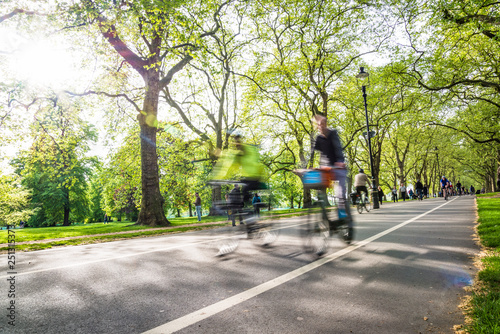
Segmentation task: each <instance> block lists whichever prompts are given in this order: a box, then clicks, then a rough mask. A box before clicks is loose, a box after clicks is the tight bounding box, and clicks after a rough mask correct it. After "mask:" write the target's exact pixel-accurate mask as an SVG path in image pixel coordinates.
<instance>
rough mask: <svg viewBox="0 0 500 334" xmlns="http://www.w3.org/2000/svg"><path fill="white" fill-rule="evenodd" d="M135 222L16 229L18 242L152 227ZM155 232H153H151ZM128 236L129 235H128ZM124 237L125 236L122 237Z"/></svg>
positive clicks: (189, 220)
mask: <svg viewBox="0 0 500 334" xmlns="http://www.w3.org/2000/svg"><path fill="white" fill-rule="evenodd" d="M203 218H204V219H202V223H207V222H218V221H220V222H224V221H225V220H227V217H210V218H206V217H203ZM170 222H171V226H186V225H188V226H189V225H190V224H197V223H198V220H197V218H196V217H186V218H174V219H170ZM133 224H134V223H133V222H129V221H123V222H111V223H108V224H103V223H93V224H76V225H70V226H55V227H39V228H23V229H15V230H14V231H15V233H16V242H23V241H34V240H46V239H57V238H66V237H76V236H83V235H93V234H103V233H114V232H124V231H130V232H131V233H132V232H133V231H144V232H146V231H147V230H148V229H151V228H152V227H149V226H139V225H133ZM0 232H1V233H0V244H3V243H7V230H1V231H0ZM149 232H153V231H149ZM127 235H128V234H127ZM122 237H123V236H122Z"/></svg>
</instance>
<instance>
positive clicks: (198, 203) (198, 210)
mask: <svg viewBox="0 0 500 334" xmlns="http://www.w3.org/2000/svg"><path fill="white" fill-rule="evenodd" d="M194 196H195V197H196V200H195V201H194V207H195V208H196V215H197V216H198V221H201V198H200V195H199V194H198V193H195V194H194Z"/></svg>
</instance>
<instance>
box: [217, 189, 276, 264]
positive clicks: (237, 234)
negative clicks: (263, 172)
mask: <svg viewBox="0 0 500 334" xmlns="http://www.w3.org/2000/svg"><path fill="white" fill-rule="evenodd" d="M209 184H210V185H220V186H227V185H235V184H238V185H241V187H242V188H243V190H244V192H243V193H241V194H240V195H241V196H242V197H244V196H245V195H247V194H246V193H245V192H247V191H246V190H245V187H246V186H248V183H246V182H245V181H229V180H222V181H210V182H209ZM251 190H254V189H251ZM259 191H262V189H260V190H259ZM233 200H234V199H233ZM246 202H247V201H245V198H242V201H241V202H240V201H237V202H230V203H227V202H222V201H220V202H216V203H214V207H215V210H216V211H219V212H221V213H224V212H231V215H234V216H235V217H234V218H233V217H232V218H233V219H236V216H237V217H238V218H239V221H240V225H238V226H234V225H233V226H225V227H223V228H220V229H217V230H215V231H214V233H217V236H216V237H215V238H214V240H213V241H212V243H211V246H212V247H213V248H215V250H216V256H224V255H227V254H229V253H232V252H234V251H235V250H236V249H237V247H238V245H239V242H240V240H241V239H244V238H245V239H250V240H252V241H253V243H254V244H256V245H258V246H261V247H267V246H269V245H270V244H272V243H273V242H275V241H276V239H277V238H278V235H279V230H278V229H276V228H273V225H274V224H273V220H272V215H271V214H269V213H268V214H265V219H263V218H261V217H260V216H259V215H257V214H256V212H255V210H254V207H253V206H252V207H249V206H248V205H245V204H246ZM257 205H259V206H260V207H261V208H262V207H267V206H268V203H266V202H260V203H258V204H257Z"/></svg>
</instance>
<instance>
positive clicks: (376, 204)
mask: <svg viewBox="0 0 500 334" xmlns="http://www.w3.org/2000/svg"><path fill="white" fill-rule="evenodd" d="M369 76H370V75H369V74H368V73H367V72H365V68H364V67H360V68H359V74H358V75H356V78H357V79H360V80H361V81H362V84H361V90H362V91H363V99H364V101H365V117H366V138H367V139H368V154H369V155H370V168H371V172H372V200H373V208H374V209H378V208H380V206H379V202H378V189H377V183H376V182H375V169H374V168H373V157H372V141H371V133H370V123H369V122H368V104H367V103H366V84H365V82H364V81H365V80H364V79H368V77H369Z"/></svg>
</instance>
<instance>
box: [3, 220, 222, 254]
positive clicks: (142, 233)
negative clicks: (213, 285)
mask: <svg viewBox="0 0 500 334" xmlns="http://www.w3.org/2000/svg"><path fill="white" fill-rule="evenodd" d="M224 225H226V224H213V225H206V226H184V227H179V228H172V229H168V230H154V231H147V230H143V231H137V232H134V231H131V232H130V233H126V234H108V235H103V236H96V237H88V238H79V239H70V240H58V241H51V242H45V243H32V244H23V245H16V250H17V251H34V250H42V249H47V248H52V247H59V246H75V245H85V244H93V243H100V242H108V241H115V240H121V239H129V238H138V237H146V236H154V235H162V234H173V233H182V232H189V231H196V230H202V229H207V228H215V227H220V226H224ZM7 250H8V247H0V251H7Z"/></svg>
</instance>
